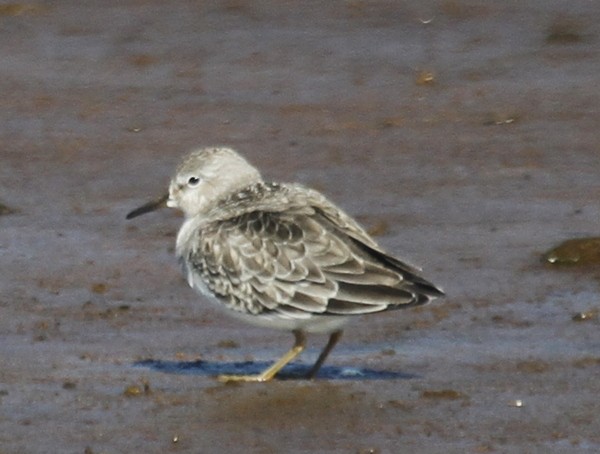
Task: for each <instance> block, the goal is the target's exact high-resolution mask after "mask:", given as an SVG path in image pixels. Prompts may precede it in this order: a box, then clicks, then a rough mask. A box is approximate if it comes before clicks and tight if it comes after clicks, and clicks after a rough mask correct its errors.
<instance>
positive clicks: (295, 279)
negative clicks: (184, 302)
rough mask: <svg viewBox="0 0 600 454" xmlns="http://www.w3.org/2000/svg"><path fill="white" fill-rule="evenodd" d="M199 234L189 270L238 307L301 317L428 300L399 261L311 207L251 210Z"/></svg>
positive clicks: (385, 307)
mask: <svg viewBox="0 0 600 454" xmlns="http://www.w3.org/2000/svg"><path fill="white" fill-rule="evenodd" d="M198 240H199V241H198V247H197V248H195V249H194V250H191V251H190V252H189V254H188V256H187V262H188V268H189V269H188V272H191V273H192V274H194V275H195V276H200V277H201V279H202V280H203V283H204V285H206V287H208V289H209V290H210V291H212V292H213V293H215V294H217V295H218V296H220V297H221V299H222V301H224V302H225V303H226V304H227V305H229V306H230V307H231V308H232V309H234V310H239V311H244V312H251V313H257V314H258V313H263V312H278V313H280V314H281V315H283V316H289V317H292V318H302V317H309V316H311V315H312V314H348V315H350V314H362V313H368V312H378V311H382V310H385V309H388V308H390V309H391V308H394V307H406V306H410V305H415V304H422V303H423V302H426V301H424V299H423V295H419V294H418V293H416V292H415V291H414V289H413V288H411V286H410V285H408V284H410V282H409V281H406V279H405V277H404V276H403V274H402V273H401V272H399V269H398V267H394V266H390V264H389V263H388V262H386V261H385V260H382V259H381V257H379V256H377V254H370V253H369V252H368V250H366V249H364V248H363V247H362V246H361V244H362V243H360V242H358V241H357V240H356V239H354V238H352V237H351V236H348V234H347V233H346V232H345V231H344V230H343V229H340V228H338V227H337V226H336V225H335V223H333V222H332V221H331V220H330V219H328V217H327V216H325V215H323V214H322V213H320V212H319V211H317V210H316V209H314V208H312V207H307V206H304V207H301V208H297V209H294V208H290V209H288V210H285V211H280V212H267V211H253V212H249V213H246V214H243V215H241V216H238V217H236V218H233V219H230V220H228V221H220V222H218V223H213V224H212V225H211V226H206V228H204V229H203V230H202V231H201V232H200V233H199V238H198ZM366 247H368V246H366ZM365 251H366V252H365ZM190 282H191V281H190Z"/></svg>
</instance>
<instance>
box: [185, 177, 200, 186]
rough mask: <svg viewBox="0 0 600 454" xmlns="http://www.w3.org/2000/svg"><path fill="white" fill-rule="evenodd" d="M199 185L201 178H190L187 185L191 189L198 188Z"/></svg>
mask: <svg viewBox="0 0 600 454" xmlns="http://www.w3.org/2000/svg"><path fill="white" fill-rule="evenodd" d="M199 183H200V178H198V177H189V178H188V181H187V184H188V186H189V187H190V188H193V187H195V186H198V184H199Z"/></svg>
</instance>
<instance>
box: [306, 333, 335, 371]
mask: <svg viewBox="0 0 600 454" xmlns="http://www.w3.org/2000/svg"><path fill="white" fill-rule="evenodd" d="M340 337H342V330H339V331H334V332H333V333H331V336H329V341H327V345H326V346H325V348H324V349H323V351H322V352H321V354H320V355H319V358H318V359H317V362H316V363H315V365H314V366H313V367H312V368H311V369H310V372H309V373H308V375H307V376H306V378H314V377H315V375H317V372H318V371H319V369H320V368H321V366H322V365H323V363H324V362H325V360H326V359H327V356H329V353H330V352H331V350H333V347H335V345H336V344H337V343H338V341H339V340H340Z"/></svg>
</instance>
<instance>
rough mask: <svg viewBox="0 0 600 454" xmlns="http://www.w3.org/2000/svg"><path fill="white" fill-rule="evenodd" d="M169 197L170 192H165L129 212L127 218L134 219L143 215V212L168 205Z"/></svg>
mask: <svg viewBox="0 0 600 454" xmlns="http://www.w3.org/2000/svg"><path fill="white" fill-rule="evenodd" d="M168 199H169V194H165V195H163V196H162V197H161V198H159V199H156V200H152V201H150V202H148V203H145V204H144V205H142V206H141V207H139V208H136V209H135V210H133V211H130V212H129V213H127V216H126V219H133V218H135V217H138V216H141V215H142V214H146V213H150V212H151V211H154V210H158V209H159V208H163V207H166V206H167V200H168Z"/></svg>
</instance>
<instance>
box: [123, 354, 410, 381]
mask: <svg viewBox="0 0 600 454" xmlns="http://www.w3.org/2000/svg"><path fill="white" fill-rule="evenodd" d="M134 365H135V366H139V367H147V368H150V369H154V370H157V371H160V372H165V373H168V374H187V375H204V376H217V375H254V374H259V373H261V372H262V371H263V370H265V369H266V368H267V367H269V366H270V365H271V363H268V362H264V361H259V362H254V361H240V362H221V361H200V360H199V361H167V360H158V359H144V360H142V361H137V362H136V363H134ZM310 369H311V365H306V364H298V363H292V364H289V365H287V366H286V367H285V368H283V370H282V371H281V372H279V373H278V374H277V376H276V378H277V379H280V380H302V379H304V378H306V376H307V374H308V373H309V371H310ZM316 378H317V379H327V380H407V379H411V378H418V376H417V375H415V374H409V373H405V372H396V371H387V370H374V369H362V368H356V367H337V366H323V367H321V370H320V371H319V373H318V374H317V377H316Z"/></svg>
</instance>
